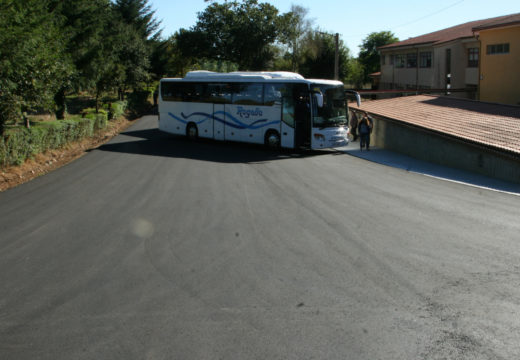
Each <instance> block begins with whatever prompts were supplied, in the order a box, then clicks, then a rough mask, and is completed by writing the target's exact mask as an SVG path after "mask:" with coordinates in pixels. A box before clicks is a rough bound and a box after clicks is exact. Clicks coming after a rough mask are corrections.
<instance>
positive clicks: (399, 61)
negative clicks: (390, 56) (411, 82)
mask: <svg viewBox="0 0 520 360" xmlns="http://www.w3.org/2000/svg"><path fill="white" fill-rule="evenodd" d="M405 62H406V57H405V56H404V55H395V67H396V68H404V64H405Z"/></svg>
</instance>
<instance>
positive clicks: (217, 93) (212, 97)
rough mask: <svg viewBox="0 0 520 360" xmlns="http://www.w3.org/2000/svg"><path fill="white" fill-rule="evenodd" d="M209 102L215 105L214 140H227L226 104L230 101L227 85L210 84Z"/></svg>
mask: <svg viewBox="0 0 520 360" xmlns="http://www.w3.org/2000/svg"><path fill="white" fill-rule="evenodd" d="M207 94H208V101H209V102H211V103H213V138H214V139H215V140H225V138H226V136H225V129H226V125H225V124H226V102H228V101H229V99H230V96H231V95H230V94H228V93H227V86H226V84H220V83H216V84H212V83H210V84H208V85H207Z"/></svg>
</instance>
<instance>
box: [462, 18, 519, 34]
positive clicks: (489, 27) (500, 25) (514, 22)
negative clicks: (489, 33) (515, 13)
mask: <svg viewBox="0 0 520 360" xmlns="http://www.w3.org/2000/svg"><path fill="white" fill-rule="evenodd" d="M514 25H520V20H516V21H510V22H507V23H502V24H487V25H481V26H475V27H474V28H473V29H472V30H473V31H481V30H489V29H497V28H502V27H508V26H514Z"/></svg>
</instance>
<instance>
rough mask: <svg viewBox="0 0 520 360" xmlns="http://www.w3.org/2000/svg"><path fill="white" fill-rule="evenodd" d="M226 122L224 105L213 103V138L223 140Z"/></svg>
mask: <svg viewBox="0 0 520 360" xmlns="http://www.w3.org/2000/svg"><path fill="white" fill-rule="evenodd" d="M225 122H226V105H225V104H213V137H214V139H215V140H224V139H225V136H224V131H225Z"/></svg>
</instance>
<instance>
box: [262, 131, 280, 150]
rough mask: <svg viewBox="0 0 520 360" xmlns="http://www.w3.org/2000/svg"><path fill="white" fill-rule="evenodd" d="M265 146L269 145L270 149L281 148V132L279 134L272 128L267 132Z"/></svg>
mask: <svg viewBox="0 0 520 360" xmlns="http://www.w3.org/2000/svg"><path fill="white" fill-rule="evenodd" d="M264 143H265V146H267V147H268V148H269V149H273V150H276V149H279V148H280V144H281V140H280V134H278V131H275V130H270V131H268V132H267V133H266V134H265V139H264Z"/></svg>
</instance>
